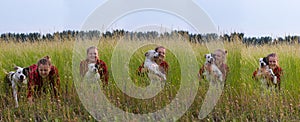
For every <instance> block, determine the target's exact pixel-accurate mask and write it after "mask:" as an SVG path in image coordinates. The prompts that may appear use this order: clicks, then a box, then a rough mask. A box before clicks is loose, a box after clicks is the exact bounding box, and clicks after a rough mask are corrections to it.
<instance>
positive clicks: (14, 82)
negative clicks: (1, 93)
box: [5, 66, 29, 108]
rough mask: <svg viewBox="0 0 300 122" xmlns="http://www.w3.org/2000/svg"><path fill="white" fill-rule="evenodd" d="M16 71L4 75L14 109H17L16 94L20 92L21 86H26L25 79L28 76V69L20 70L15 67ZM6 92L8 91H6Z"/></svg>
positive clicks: (20, 68)
mask: <svg viewBox="0 0 300 122" xmlns="http://www.w3.org/2000/svg"><path fill="white" fill-rule="evenodd" d="M14 69H15V70H16V71H11V72H9V73H6V78H5V79H6V82H7V83H8V84H9V86H11V88H12V92H13V97H14V99H15V103H16V104H15V107H16V108H17V107H19V103H18V92H19V91H20V89H21V87H22V85H23V84H27V77H28V75H29V68H28V67H27V68H22V67H18V66H16V67H15V68H14ZM7 91H8V89H7Z"/></svg>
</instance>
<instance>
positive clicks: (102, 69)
mask: <svg viewBox="0 0 300 122" xmlns="http://www.w3.org/2000/svg"><path fill="white" fill-rule="evenodd" d="M86 53H87V58H86V59H85V60H83V61H81V62H80V76H81V77H84V75H85V73H86V72H87V71H88V64H89V63H96V64H98V65H99V68H98V72H99V75H100V79H101V81H102V82H103V84H104V85H107V84H108V76H109V75H108V70H107V66H106V64H105V62H104V61H102V60H100V59H99V56H98V49H97V47H95V46H92V47H89V48H88V49H87V51H86Z"/></svg>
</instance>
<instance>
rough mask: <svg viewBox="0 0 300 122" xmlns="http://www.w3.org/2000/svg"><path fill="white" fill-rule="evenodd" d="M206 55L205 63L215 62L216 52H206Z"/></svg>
mask: <svg viewBox="0 0 300 122" xmlns="http://www.w3.org/2000/svg"><path fill="white" fill-rule="evenodd" d="M204 57H205V59H206V61H205V63H210V64H212V63H214V62H215V58H214V54H212V53H211V54H205V55H204Z"/></svg>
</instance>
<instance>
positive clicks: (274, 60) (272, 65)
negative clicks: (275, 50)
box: [269, 56, 278, 70]
mask: <svg viewBox="0 0 300 122" xmlns="http://www.w3.org/2000/svg"><path fill="white" fill-rule="evenodd" d="M277 65H278V60H277V57H273V56H272V57H269V66H270V68H271V69H273V70H274V69H275V68H276V66H277Z"/></svg>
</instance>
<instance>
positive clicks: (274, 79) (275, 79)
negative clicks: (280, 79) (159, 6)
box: [273, 76, 277, 84]
mask: <svg viewBox="0 0 300 122" xmlns="http://www.w3.org/2000/svg"><path fill="white" fill-rule="evenodd" d="M273 83H274V84H277V76H274V77H273Z"/></svg>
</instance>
